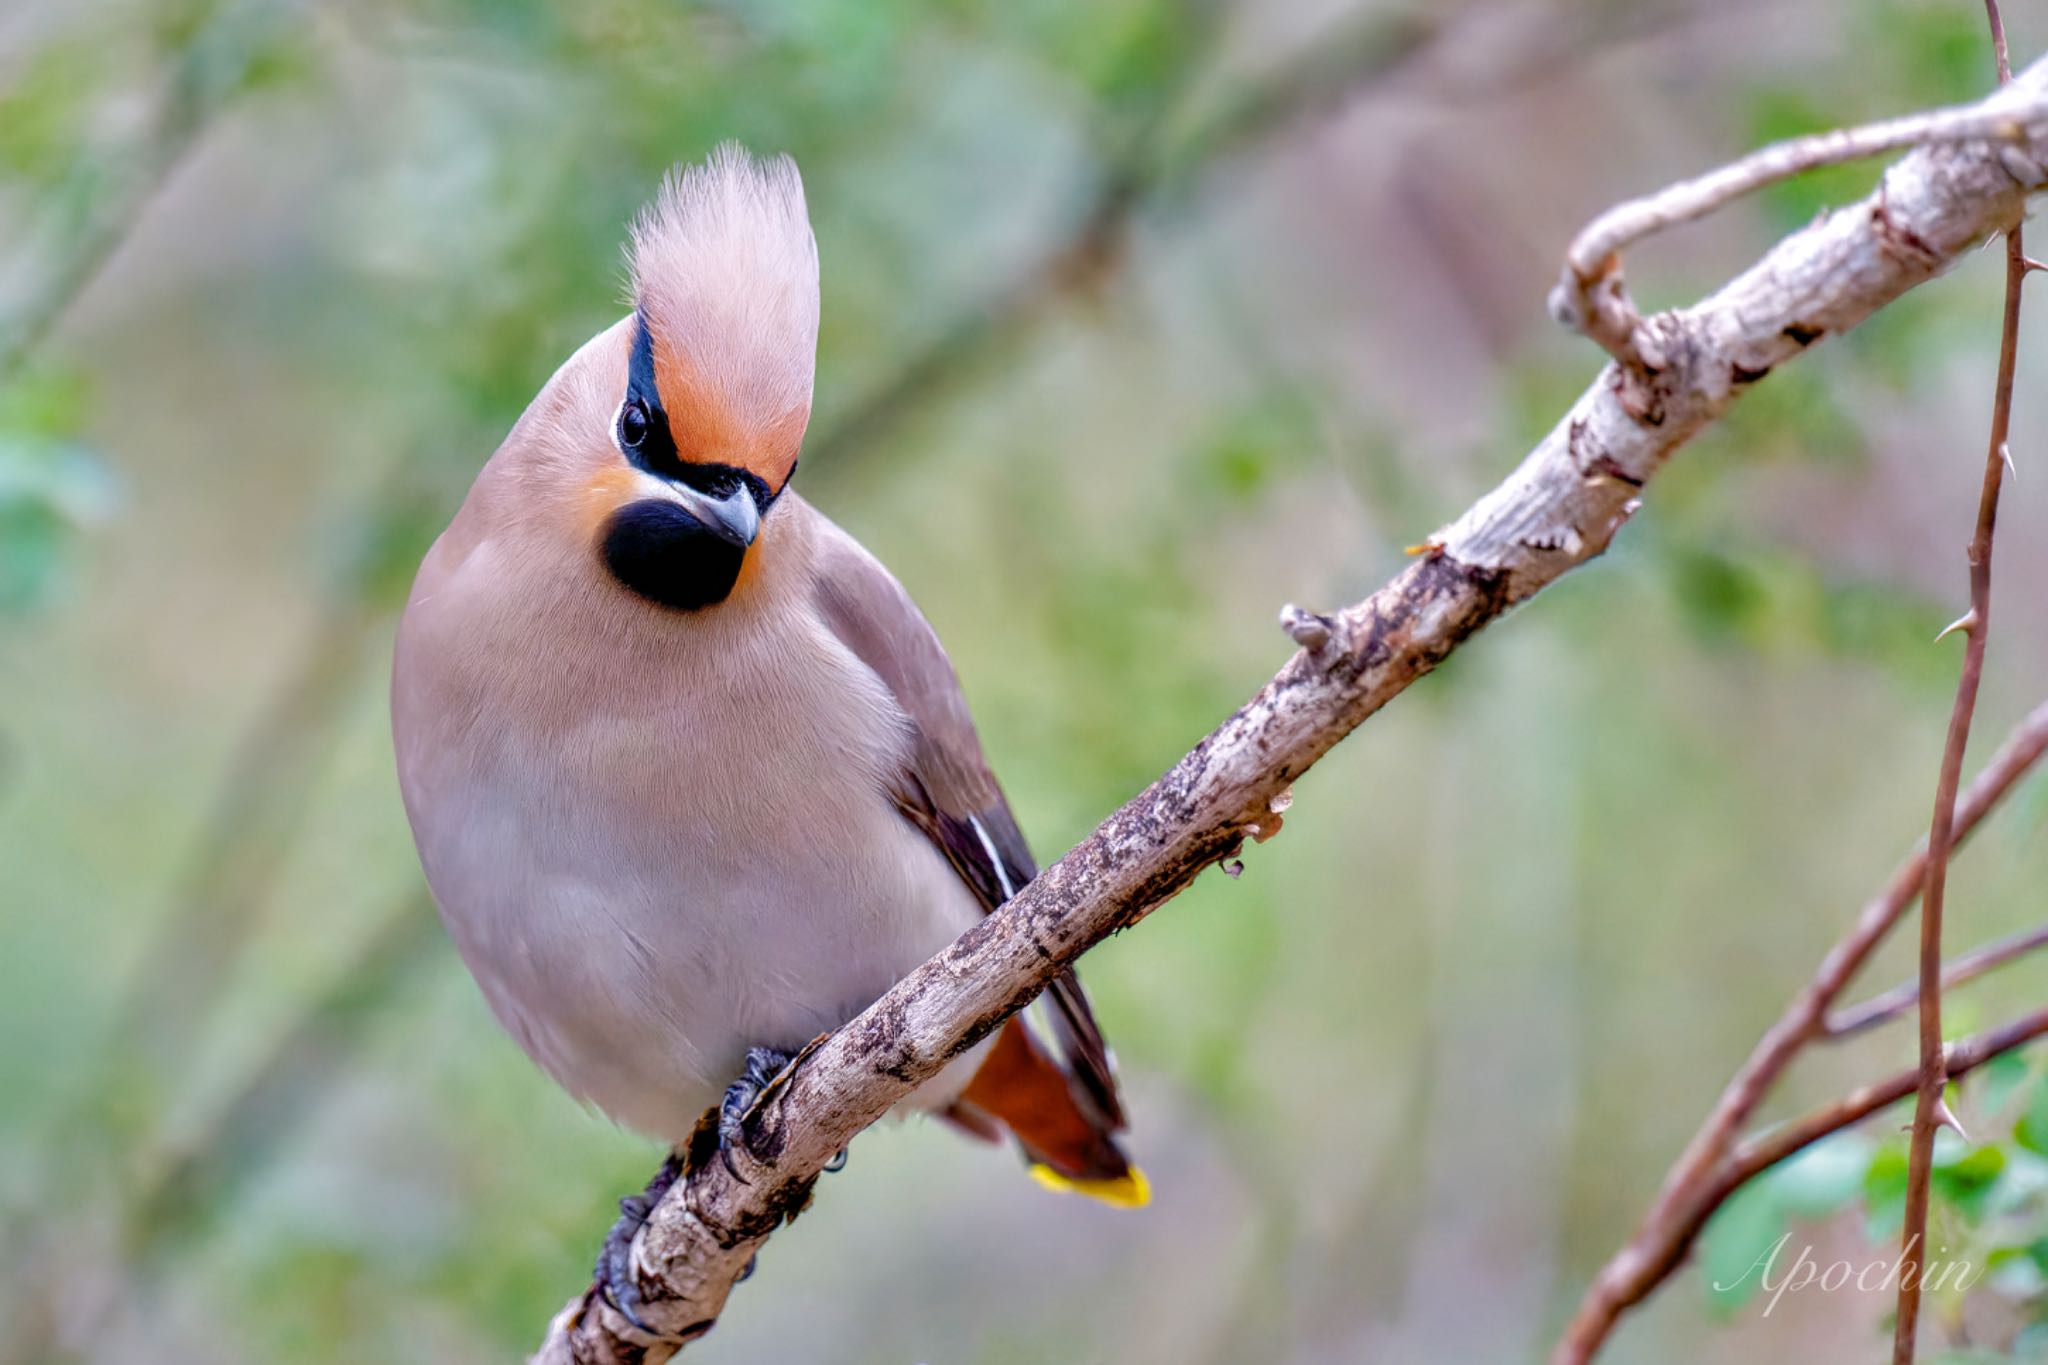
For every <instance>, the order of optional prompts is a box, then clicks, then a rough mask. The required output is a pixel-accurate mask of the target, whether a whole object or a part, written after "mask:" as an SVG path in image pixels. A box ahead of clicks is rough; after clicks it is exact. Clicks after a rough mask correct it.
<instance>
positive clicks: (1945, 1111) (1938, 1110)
mask: <svg viewBox="0 0 2048 1365" xmlns="http://www.w3.org/2000/svg"><path fill="white" fill-rule="evenodd" d="M1934 1125H1935V1127H1937V1128H1942V1127H1947V1128H1953V1129H1955V1133H1956V1136H1957V1137H1959V1138H1961V1139H1962V1140H1963V1141H1965V1142H1968V1141H1969V1140H1970V1135H1969V1134H1968V1133H1966V1132H1964V1131H1963V1121H1962V1120H1961V1119H1959V1118H1957V1117H1956V1111H1955V1110H1953V1109H1951V1108H1949V1107H1948V1096H1946V1095H1943V1096H1942V1097H1941V1098H1940V1099H1939V1100H1937V1101H1935V1105H1934Z"/></svg>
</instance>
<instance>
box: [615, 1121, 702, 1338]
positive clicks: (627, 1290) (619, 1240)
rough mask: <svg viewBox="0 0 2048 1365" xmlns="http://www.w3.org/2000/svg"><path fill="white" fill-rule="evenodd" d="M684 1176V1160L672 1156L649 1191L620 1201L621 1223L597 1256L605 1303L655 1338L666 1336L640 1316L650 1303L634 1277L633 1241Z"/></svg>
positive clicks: (650, 1182)
mask: <svg viewBox="0 0 2048 1365" xmlns="http://www.w3.org/2000/svg"><path fill="white" fill-rule="evenodd" d="M682 1173H683V1163H682V1160H681V1158H679V1157H678V1156H677V1155H676V1154H675V1153H673V1152H671V1153H669V1156H668V1159H667V1160H666V1161H664V1162H662V1163H661V1169H660V1170H658V1171H656V1172H655V1173H654V1179H652V1180H650V1181H648V1182H647V1188H646V1189H644V1190H642V1191H641V1192H640V1193H639V1194H629V1195H627V1196H626V1197H625V1198H624V1199H621V1200H620V1201H619V1219H618V1221H617V1222H615V1223H613V1224H612V1230H611V1231H610V1232H608V1233H606V1234H605V1239H604V1249H603V1250H601V1251H600V1252H598V1254H597V1270H596V1275H595V1278H596V1280H597V1285H598V1288H599V1289H600V1290H601V1291H602V1292H603V1294H604V1297H605V1301H606V1302H607V1303H609V1304H611V1306H612V1307H613V1308H615V1309H617V1310H618V1312H619V1316H621V1317H623V1318H624V1319H625V1320H626V1321H627V1322H630V1323H632V1324H633V1326H634V1328H635V1329H636V1330H638V1331H641V1332H645V1333H646V1334H647V1335H648V1336H652V1337H659V1336H663V1335H665V1334H664V1333H661V1332H658V1331H656V1330H655V1329H654V1328H652V1327H649V1326H648V1325H647V1323H646V1322H645V1321H644V1320H643V1319H642V1318H641V1316H640V1310H641V1309H642V1308H644V1307H645V1306H646V1301H645V1300H644V1299H642V1298H641V1296H640V1282H639V1279H638V1277H637V1276H635V1275H634V1273H633V1239H634V1238H635V1237H638V1236H639V1235H640V1229H641V1228H644V1227H646V1226H647V1216H648V1215H649V1214H651V1213H653V1212H654V1206H655V1205H656V1204H659V1203H660V1202H661V1197H662V1196H663V1195H665V1194H667V1193H668V1189H669V1186H671V1185H673V1184H675V1183H676V1180H677V1178H678V1177H680V1176H681V1175H682Z"/></svg>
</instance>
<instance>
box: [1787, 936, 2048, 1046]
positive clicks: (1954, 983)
mask: <svg viewBox="0 0 2048 1365" xmlns="http://www.w3.org/2000/svg"><path fill="white" fill-rule="evenodd" d="M2042 948H2048V924H2043V925H2040V926H2038V927H2036V928H2033V929H2028V930H2025V931H2023V932H2021V933H2017V934H2012V935H2010V936H2008V937H2006V938H2002V939H1999V940H1998V941H1997V942H1995V943H1987V944H1985V945H1984V946H1983V947H1981V948H1978V949H1975V950H1973V951H1971V952H1968V953H1965V954H1963V955H1962V956H1961V957H1958V958H1951V959H1950V960H1949V963H1948V965H1947V966H1946V967H1944V968H1942V972H1941V989H1942V990H1943V991H1944V992H1946V991H1952V990H1954V989H1955V988H1956V987H1958V986H1961V985H1964V984H1966V983H1968V982H1971V981H1975V980H1976V979H1977V978H1978V977H1980V976H1985V975H1988V974H1989V973H1991V972H1995V971H1997V970H1998V969H1999V968H2000V967H2003V966H2005V965H2006V964H2007V963H2008V962H2013V961H2017V960H2018V959H2020V958H2022V957H2025V956H2026V955H2027V954H2029V953H2032V952H2037V951H2039V950H2040V949H2042ZM1919 1001H1920V983H1919V982H1918V981H1903V982H1900V983H1899V984H1898V985H1897V986H1894V987H1893V988H1892V989H1891V990H1888V991H1886V992H1885V993H1884V994H1883V995H1875V996H1872V997H1871V998H1870V999H1868V1000H1865V1001H1864V1002H1863V1003H1862V1004H1860V1005H1854V1006H1851V1007H1850V1008H1848V1009H1845V1010H1842V1011H1841V1012H1840V1013H1837V1014H1831V1015H1829V1016H1828V1019H1827V1023H1826V1025H1825V1031H1826V1033H1827V1036H1828V1037H1830V1038H1847V1037H1849V1036H1850V1035H1851V1034H1855V1033H1861V1032H1863V1031H1864V1030H1865V1029H1870V1028H1875V1027H1877V1026H1878V1025H1879V1024H1882V1023H1885V1022H1887V1021H1889V1020H1892V1019H1896V1018H1898V1017H1899V1016H1900V1015H1902V1014H1904V1013H1906V1012H1907V1011H1909V1010H1911V1009H1912V1008H1913V1006H1914V1005H1916V1004H1918V1003H1919Z"/></svg>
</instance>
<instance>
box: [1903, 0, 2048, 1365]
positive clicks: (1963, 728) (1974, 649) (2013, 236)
mask: <svg viewBox="0 0 2048 1365" xmlns="http://www.w3.org/2000/svg"><path fill="white" fill-rule="evenodd" d="M1984 9H1985V13H1986V15H1987V16H1988V17H1989V19H1990V22H1991V43H1992V48H1993V50H1994V52H1995V53H1996V57H1997V64H1998V80H1999V84H2000V85H2001V86H2008V85H2010V84H2011V82H2012V63H2011V59H2010V57H2009V56H2008V55H2007V52H2006V46H2005V21H2004V19H2003V17H2002V16H2001V15H2000V14H1999V12H1998V0H1984ZM2026 282H2027V253H2026V248H2025V245H2024V243H2023V241H2022V239H2021V229H2020V225H2019V224H2018V223H2014V224H2013V225H2012V226H2011V227H2010V228H2008V229H2006V233H2005V317H2004V321H2003V324H2002V327H2001V329H2000V334H1999V342H1998V380H1997V383H1996V385H1995V386H1994V388H1993V390H1992V397H1991V438H1990V442H1989V445H1990V449H1989V450H1987V451H1986V452H1985V456H1984V483H1983V488H1982V490H1981V492H1980V493H1979V494H1978V497H1977V532H1976V535H1975V536H1974V537H1972V538H1971V541H1970V551H1969V559H1970V612H1969V621H1970V624H1969V627H1968V637H1967V639H1966V640H1965V641H1964V644H1963V668H1962V675H1961V676H1960V677H1959V678H1958V679H1957V681H1956V700H1955V708H1954V709H1953V710H1952V711H1951V712H1950V714H1949V722H1948V739H1947V742H1946V744H1945V745H1944V747H1943V749H1942V754H1941V773H1940V776H1939V778H1938V779H1937V780H1936V782H1935V787H1934V815H1933V818H1932V820H1931V821H1930V823H1929V827H1928V832H1927V888H1926V890H1925V892H1924V893H1923V894H1922V896H1921V903H1920V1001H1919V1004H1920V1089H1919V1096H1918V1099H1917V1100H1916V1101H1915V1103H1914V1108H1913V1138H1912V1143H1911V1146H1910V1149H1909V1156H1908V1163H1907V1176H1906V1219H1905V1224H1904V1226H1903V1227H1902V1228H1901V1229H1900V1232H1899V1238H1900V1241H1899V1246H1900V1258H1901V1267H1902V1269H1901V1274H1900V1277H1899V1300H1898V1302H1899V1307H1898V1315H1897V1317H1896V1318H1895V1319H1894V1322H1893V1330H1892V1365H1913V1355H1914V1351H1915V1349H1916V1347H1917V1343H1918V1340H1919V1328H1920V1281H1921V1275H1920V1265H1921V1260H1920V1258H1921V1256H1922V1255H1923V1254H1924V1253H1925V1251H1926V1245H1927V1205H1928V1200H1929V1196H1930V1185H1931V1182H1932V1179H1933V1173H1934V1130H1935V1127H1936V1126H1937V1125H1938V1124H1940V1123H1942V1122H1948V1123H1950V1124H1953V1123H1954V1119H1953V1118H1952V1117H1951V1116H1950V1115H1949V1113H1948V1107H1947V1104H1946V1102H1945V1101H1944V1100H1943V1099H1942V1089H1943V1087H1945V1086H1946V1085H1947V1084H1948V1067H1947V1061H1946V1057H1947V1054H1946V1053H1945V1052H1944V1050H1943V1048H1942V1040H1941V918H1942V910H1943V908H1944V903H1945V901H1946V897H1947V891H1948V856H1949V849H1950V847H1951V845H1952V843H1953V833H1954V823H1955V805H1956V787H1957V785H1958V783H1960V782H1961V780H1962V772H1963V751H1964V750H1965V749H1967V748H1968V747H1969V744H1970V722H1971V720H1972V719H1973V718H1974V717H1975V715H1976V711H1977V691H1978V687H1979V685H1980V684H1981V683H1982V682H1983V679H1984V648H1985V644H1986V643H1987V641H1988V640H1989V638H1990V635H1991V550H1992V543H1993V538H1994V536H1995V535H1996V533H1997V529H1998V495H1999V492H2000V490H2001V489H2002V488H2003V486H2004V482H2005V461H2006V439H2007V437H2008V436H2009V435H2010V433H2011V430H2012V386H2013V374H2014V372H2015V370H2016V368H2017V366H2018V362H2019V344H2020V301H2021V295H2022V294H2023V293H2024V291H2025V287H2026Z"/></svg>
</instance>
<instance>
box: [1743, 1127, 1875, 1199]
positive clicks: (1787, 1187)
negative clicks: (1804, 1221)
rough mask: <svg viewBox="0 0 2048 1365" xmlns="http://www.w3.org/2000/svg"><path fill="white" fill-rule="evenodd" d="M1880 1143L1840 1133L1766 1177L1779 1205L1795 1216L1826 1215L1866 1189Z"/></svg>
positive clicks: (1789, 1159)
mask: <svg viewBox="0 0 2048 1365" xmlns="http://www.w3.org/2000/svg"><path fill="white" fill-rule="evenodd" d="M1876 1154H1877V1146H1876V1144H1875V1143H1873V1142H1871V1141H1870V1140H1869V1139H1868V1138H1865V1137H1862V1136H1860V1135H1859V1134H1856V1133H1840V1134H1837V1135H1836V1136H1834V1137H1832V1138H1829V1139H1827V1140H1826V1141H1824V1142H1817V1143H1815V1144H1814V1145H1813V1146H1811V1147H1808V1148H1807V1149H1806V1150H1805V1151H1802V1152H1798V1153H1796V1154H1794V1155H1793V1156H1790V1157H1788V1158H1786V1159H1785V1160H1784V1161H1783V1162H1781V1163H1780V1164H1779V1165H1778V1166H1777V1167H1775V1168H1774V1169H1773V1170H1772V1171H1771V1172H1770V1174H1769V1175H1768V1176H1767V1177H1766V1179H1768V1180H1769V1182H1770V1185H1771V1190H1772V1193H1773V1194H1774V1195H1775V1196H1776V1198H1777V1200H1778V1202H1779V1205H1780V1206H1781V1207H1782V1208H1783V1209H1784V1210H1785V1212H1786V1213H1788V1214H1790V1215H1791V1216H1793V1217H1795V1218H1825V1217H1827V1216H1828V1215H1830V1214H1833V1213H1836V1212H1839V1211H1840V1210H1841V1209H1843V1208H1845V1207H1847V1206H1848V1204H1849V1203H1850V1201H1851V1200H1853V1199H1855V1198H1856V1197H1857V1196H1858V1195H1859V1194H1861V1193H1862V1192H1863V1182H1864V1179H1865V1177H1866V1176H1867V1175H1868V1174H1869V1171H1870V1162H1871V1159H1872V1158H1873V1157H1874V1156H1875V1155H1876Z"/></svg>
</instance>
